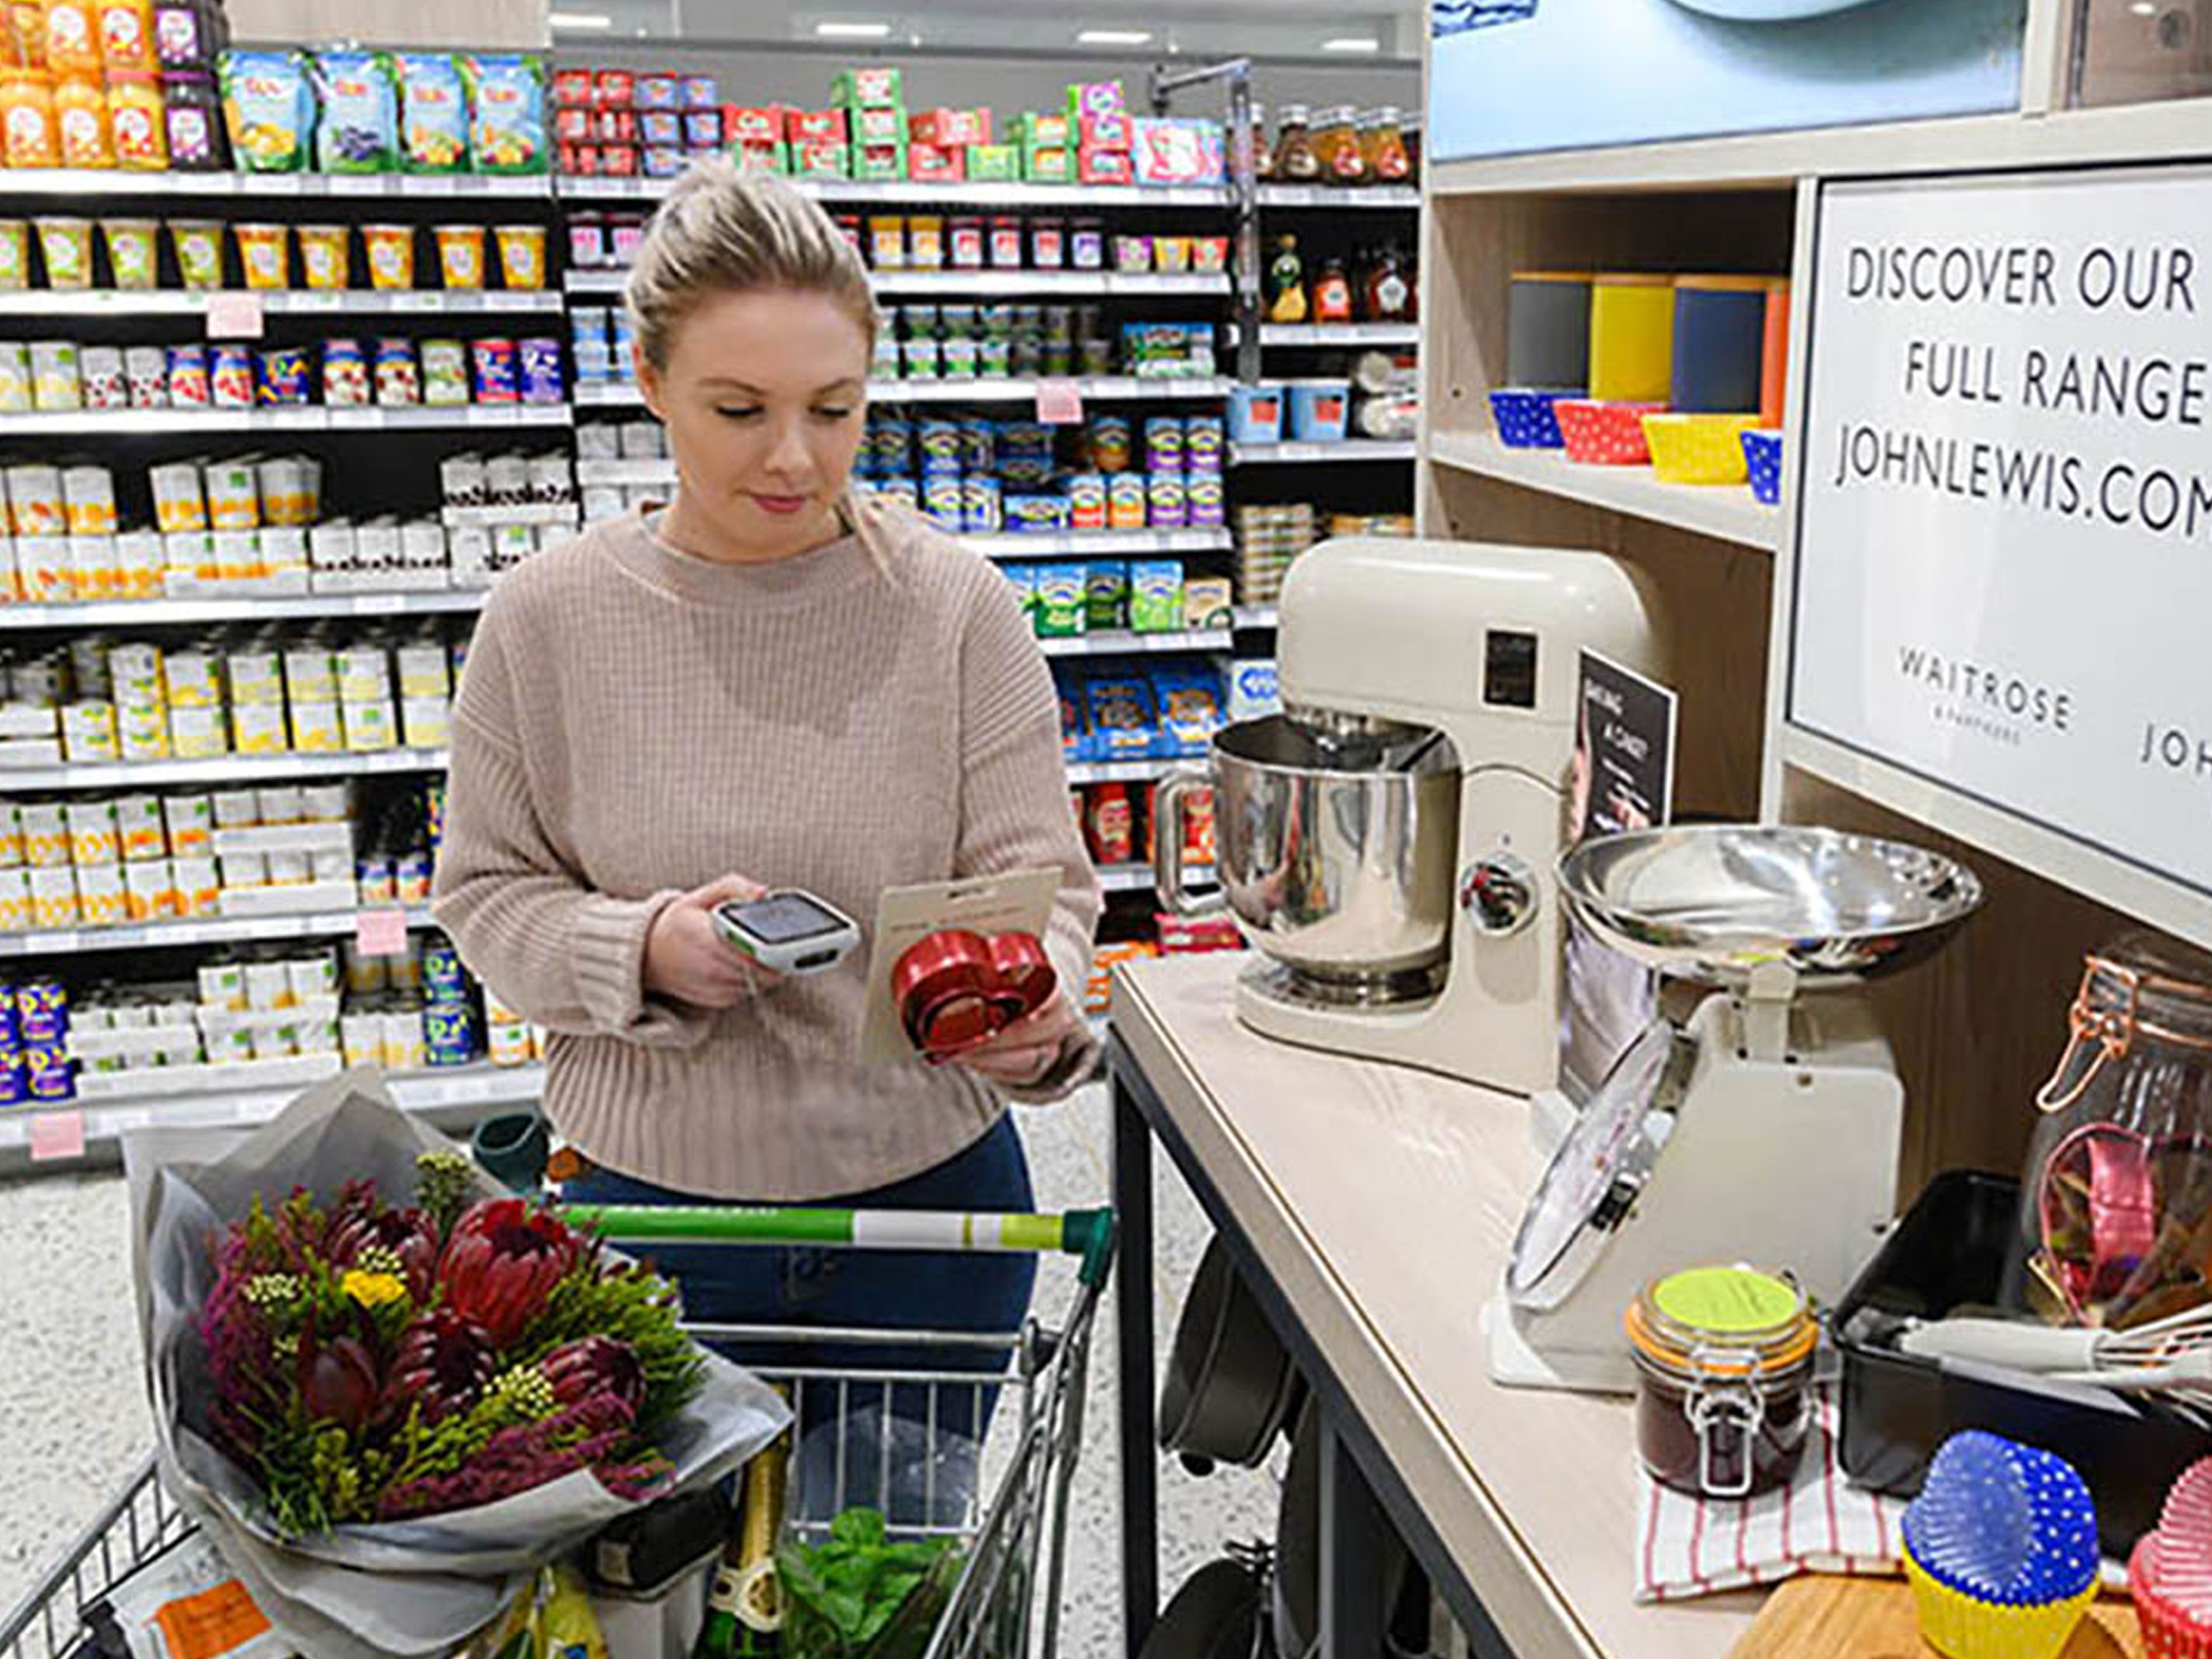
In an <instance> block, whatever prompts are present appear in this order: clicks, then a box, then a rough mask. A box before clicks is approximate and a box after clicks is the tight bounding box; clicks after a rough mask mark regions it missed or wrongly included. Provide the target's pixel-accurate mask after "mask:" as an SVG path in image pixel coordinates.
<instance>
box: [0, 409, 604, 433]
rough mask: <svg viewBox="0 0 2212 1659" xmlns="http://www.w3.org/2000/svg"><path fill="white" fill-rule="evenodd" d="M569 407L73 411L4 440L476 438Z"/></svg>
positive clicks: (23, 427)
mask: <svg viewBox="0 0 2212 1659" xmlns="http://www.w3.org/2000/svg"><path fill="white" fill-rule="evenodd" d="M573 418H574V417H573V416H571V415H570V413H569V409H568V404H489V405H475V404H464V405H460V406H457V407H454V408H451V409H431V408H409V409H375V408H368V409H353V408H338V409H326V408H323V407H321V406H319V405H316V406H313V407H308V408H300V409H209V410H197V411H191V412H185V411H180V410H173V409H115V410H68V411H66V412H59V411H57V412H49V413H45V414H37V415H0V440H4V439H8V438H46V437H54V438H63V437H69V438H91V437H124V436H130V435H157V434H158V435H179V436H182V435H187V434H190V435H198V434H200V433H204V432H383V431H441V430H447V429H452V430H456V431H474V430H477V429H478V428H485V427H513V426H567V425H568V424H569V422H570V421H571V420H572V419H573Z"/></svg>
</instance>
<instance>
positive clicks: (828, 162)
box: [790, 138, 853, 179]
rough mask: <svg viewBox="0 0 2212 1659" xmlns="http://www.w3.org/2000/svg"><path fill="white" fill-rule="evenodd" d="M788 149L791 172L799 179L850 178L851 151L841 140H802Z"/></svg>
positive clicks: (851, 165)
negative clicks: (789, 151) (789, 150)
mask: <svg viewBox="0 0 2212 1659" xmlns="http://www.w3.org/2000/svg"><path fill="white" fill-rule="evenodd" d="M790 149H791V170H792V172H793V173H795V174H797V175H798V176H799V178H801V179H844V178H848V177H850V176H851V173H852V167H853V155H852V151H851V149H850V148H849V147H848V146H847V144H846V143H845V142H844V141H843V140H842V139H828V138H808V139H802V140H799V141H796V142H794V143H793V144H792V145H791V147H790Z"/></svg>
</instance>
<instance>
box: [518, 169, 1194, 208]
mask: <svg viewBox="0 0 2212 1659" xmlns="http://www.w3.org/2000/svg"><path fill="white" fill-rule="evenodd" d="M675 182H676V181H675V180H674V179H576V178H566V177H564V178H561V179H556V180H555V181H554V191H555V193H556V194H557V195H560V196H562V197H572V198H574V199H576V200H580V201H638V200H645V201H655V200H658V199H659V197H663V196H665V195H666V194H668V191H669V189H670V187H671V185H674V183H675ZM787 182H788V183H789V184H791V185H793V187H794V188H796V189H798V190H799V191H803V192H805V194H806V195H809V196H811V197H815V198H816V199H817V201H823V202H884V203H898V202H912V203H921V204H933V205H939V206H944V207H1095V208H1108V207H1210V208H1218V207H1224V206H1226V205H1227V204H1228V201H1229V192H1228V191H1227V190H1226V189H1225V188H1224V187H1222V186H1221V185H1158V186H1156V185H1029V184H1014V183H1009V184H951V185H940V184H926V183H919V182H915V181H914V180H910V179H884V180H880V181H878V180H871V179H789V180H787Z"/></svg>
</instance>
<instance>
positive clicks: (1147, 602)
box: [1129, 559, 1182, 634]
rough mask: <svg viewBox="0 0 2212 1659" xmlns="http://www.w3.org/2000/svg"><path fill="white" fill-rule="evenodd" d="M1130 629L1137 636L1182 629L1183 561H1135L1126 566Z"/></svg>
mask: <svg viewBox="0 0 2212 1659" xmlns="http://www.w3.org/2000/svg"><path fill="white" fill-rule="evenodd" d="M1129 626H1130V627H1131V628H1133V629H1135V630H1136V631H1137V632H1138V633H1139V634H1174V633H1177V632H1180V631H1181V630H1182V560H1181V559H1137V560H1133V561H1132V562H1131V563H1130V565H1129Z"/></svg>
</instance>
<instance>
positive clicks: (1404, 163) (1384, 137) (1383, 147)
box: [1359, 104, 1413, 185]
mask: <svg viewBox="0 0 2212 1659" xmlns="http://www.w3.org/2000/svg"><path fill="white" fill-rule="evenodd" d="M1359 148H1360V153H1361V154H1362V155H1364V156H1365V157H1366V158H1367V173H1368V176H1369V177H1370V178H1371V179H1374V181H1375V182H1376V184H1378V185H1402V184H1404V183H1405V182H1406V180H1407V179H1410V178H1412V177H1413V158H1412V157H1411V156H1410V155H1407V153H1406V136H1405V133H1404V131H1402V130H1401V128H1400V126H1399V125H1398V112H1397V110H1396V109H1395V108H1394V107H1393V106H1390V105H1389V104H1385V105H1383V106H1382V107H1381V108H1379V109H1371V110H1370V111H1368V112H1367V113H1366V114H1364V115H1363V116H1361V117H1360V118H1359Z"/></svg>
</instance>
